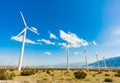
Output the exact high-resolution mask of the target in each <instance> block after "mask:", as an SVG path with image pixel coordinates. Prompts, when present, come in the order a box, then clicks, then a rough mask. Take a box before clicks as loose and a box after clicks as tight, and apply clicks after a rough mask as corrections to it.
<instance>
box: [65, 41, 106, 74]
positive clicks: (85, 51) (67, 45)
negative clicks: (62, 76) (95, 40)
mask: <svg viewBox="0 0 120 83" xmlns="http://www.w3.org/2000/svg"><path fill="white" fill-rule="evenodd" d="M66 55H67V72H69V71H70V68H69V67H70V66H69V44H68V43H67V44H66ZM84 55H85V62H86V71H87V72H89V67H88V59H87V50H86V48H85V47H84ZM96 60H97V69H98V71H99V72H100V65H99V60H98V53H97V52H96ZM103 61H104V67H105V70H106V71H107V65H106V61H105V57H103Z"/></svg>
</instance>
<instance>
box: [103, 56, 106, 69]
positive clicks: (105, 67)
mask: <svg viewBox="0 0 120 83" xmlns="http://www.w3.org/2000/svg"><path fill="white" fill-rule="evenodd" d="M103 61H104V66H105V70H106V71H107V65H106V61H105V57H103Z"/></svg>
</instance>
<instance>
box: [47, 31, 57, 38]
mask: <svg viewBox="0 0 120 83" xmlns="http://www.w3.org/2000/svg"><path fill="white" fill-rule="evenodd" d="M49 34H50V38H53V39H57V37H56V35H54V34H53V33H51V32H49Z"/></svg>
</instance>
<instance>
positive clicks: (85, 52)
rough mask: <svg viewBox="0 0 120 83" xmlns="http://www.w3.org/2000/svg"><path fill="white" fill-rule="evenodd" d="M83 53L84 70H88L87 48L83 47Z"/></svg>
mask: <svg viewBox="0 0 120 83" xmlns="http://www.w3.org/2000/svg"><path fill="white" fill-rule="evenodd" d="M84 54H85V62H86V71H87V72H88V71H89V68H88V61H87V50H86V48H85V47H84Z"/></svg>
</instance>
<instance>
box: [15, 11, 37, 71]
mask: <svg viewBox="0 0 120 83" xmlns="http://www.w3.org/2000/svg"><path fill="white" fill-rule="evenodd" d="M20 14H21V16H22V20H23V23H24V26H25V28H24V29H23V30H22V31H21V32H20V33H19V34H18V35H17V36H16V38H17V37H19V36H20V35H21V34H22V33H24V36H23V39H22V48H21V53H20V58H19V64H18V71H21V66H22V59H23V54H24V47H25V40H26V32H27V30H30V31H32V32H34V33H36V34H38V35H39V33H38V32H37V30H35V29H32V28H29V27H28V26H27V24H26V21H25V19H24V16H23V14H22V12H21V11H20Z"/></svg>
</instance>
